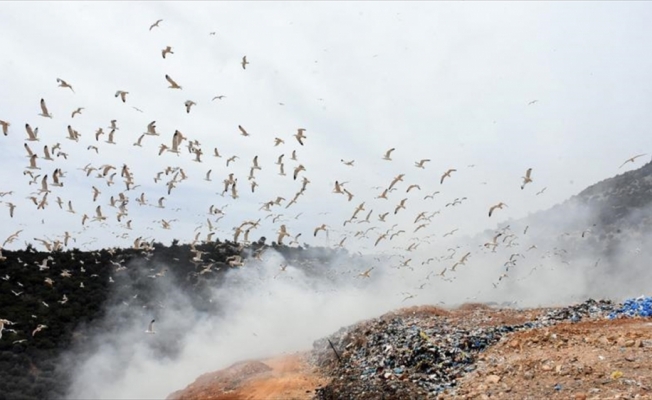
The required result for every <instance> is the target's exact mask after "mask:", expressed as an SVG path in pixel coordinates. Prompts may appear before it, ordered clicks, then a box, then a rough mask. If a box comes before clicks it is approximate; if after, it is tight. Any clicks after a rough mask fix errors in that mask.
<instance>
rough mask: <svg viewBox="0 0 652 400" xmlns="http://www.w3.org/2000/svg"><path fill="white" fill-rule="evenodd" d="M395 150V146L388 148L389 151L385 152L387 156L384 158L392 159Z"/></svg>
mask: <svg viewBox="0 0 652 400" xmlns="http://www.w3.org/2000/svg"><path fill="white" fill-rule="evenodd" d="M394 150H396V149H395V148H394V147H392V148H391V149H389V150H387V151H386V152H385V156H384V157H383V160H387V161H392V157H391V155H392V151H394Z"/></svg>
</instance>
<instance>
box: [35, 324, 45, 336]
mask: <svg viewBox="0 0 652 400" xmlns="http://www.w3.org/2000/svg"><path fill="white" fill-rule="evenodd" d="M47 327H48V326H47V325H42V324H39V325H38V326H37V327H36V329H34V330H33V331H32V337H34V335H36V334H37V333H39V332H41V331H42V330H43V329H45V328H47Z"/></svg>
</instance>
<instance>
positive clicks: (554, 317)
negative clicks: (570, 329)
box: [537, 299, 617, 325]
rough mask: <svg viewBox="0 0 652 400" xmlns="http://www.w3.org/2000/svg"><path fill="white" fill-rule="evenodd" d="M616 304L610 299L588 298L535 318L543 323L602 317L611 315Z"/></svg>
mask: <svg viewBox="0 0 652 400" xmlns="http://www.w3.org/2000/svg"><path fill="white" fill-rule="evenodd" d="M616 308H617V306H616V304H614V303H613V302H612V301H611V300H593V299H588V300H586V301H585V302H583V303H579V304H575V305H572V306H568V307H563V308H556V309H552V310H550V311H548V312H547V313H545V314H544V315H543V316H541V317H539V318H538V319H537V320H538V322H540V323H543V325H550V323H553V322H554V323H556V322H559V321H571V322H579V321H581V320H582V319H583V318H589V319H592V318H604V317H605V316H609V315H611V313H613V312H614V311H615V310H616Z"/></svg>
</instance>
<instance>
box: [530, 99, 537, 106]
mask: <svg viewBox="0 0 652 400" xmlns="http://www.w3.org/2000/svg"><path fill="white" fill-rule="evenodd" d="M537 101H539V100H532V101H531V102H529V103H527V105H528V106H531V105H532V104H534V103H536V102H537Z"/></svg>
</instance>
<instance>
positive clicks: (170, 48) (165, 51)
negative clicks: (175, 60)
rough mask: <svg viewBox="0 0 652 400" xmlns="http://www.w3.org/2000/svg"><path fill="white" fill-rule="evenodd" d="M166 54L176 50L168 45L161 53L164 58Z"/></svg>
mask: <svg viewBox="0 0 652 400" xmlns="http://www.w3.org/2000/svg"><path fill="white" fill-rule="evenodd" d="M166 54H174V52H173V51H172V47H170V46H166V47H165V48H164V49H163V50H161V55H162V56H163V58H165V55H166Z"/></svg>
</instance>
